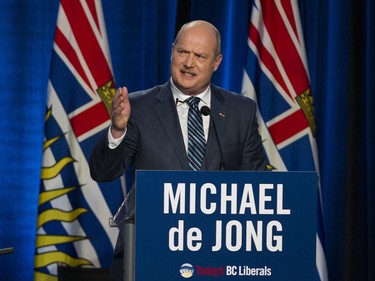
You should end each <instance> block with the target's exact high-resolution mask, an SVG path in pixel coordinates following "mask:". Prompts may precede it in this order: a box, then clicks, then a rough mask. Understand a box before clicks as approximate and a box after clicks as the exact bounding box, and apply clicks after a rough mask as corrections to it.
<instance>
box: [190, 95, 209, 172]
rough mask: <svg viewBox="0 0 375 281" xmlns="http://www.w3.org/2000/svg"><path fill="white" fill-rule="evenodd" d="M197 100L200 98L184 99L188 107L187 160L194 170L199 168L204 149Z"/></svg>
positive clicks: (204, 141) (200, 115) (200, 116)
mask: <svg viewBox="0 0 375 281" xmlns="http://www.w3.org/2000/svg"><path fill="white" fill-rule="evenodd" d="M199 101H200V98H197V97H191V98H188V99H187V100H186V102H187V104H188V105H189V107H190V108H189V113H188V160H189V167H190V168H191V169H192V170H194V171H197V170H200V169H201V166H202V163H203V158H204V154H205V151H206V139H205V137H204V131H203V121H202V114H201V113H200V111H199V108H198V103H199Z"/></svg>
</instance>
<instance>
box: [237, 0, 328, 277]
mask: <svg viewBox="0 0 375 281" xmlns="http://www.w3.org/2000/svg"><path fill="white" fill-rule="evenodd" d="M248 47H249V50H248V55H247V60H246V65H245V70H244V77H243V85H242V93H243V94H244V95H246V96H249V97H251V98H253V99H255V100H257V103H258V107H259V116H258V121H259V123H260V128H259V130H260V133H261V136H262V140H263V144H264V148H265V150H266V153H267V156H268V158H269V163H270V168H271V169H275V170H278V171H288V170H289V171H317V172H319V166H318V153H317V147H316V139H315V133H316V127H315V118H314V107H313V98H312V93H311V90H310V78H309V73H308V65H307V60H306V54H305V46H304V38H303V32H302V29H301V23H300V15H299V10H298V2H297V0H285V1H284V0H283V1H281V0H275V1H268V0H255V1H254V4H253V7H252V14H251V20H250V24H249V33H248ZM318 194H319V198H318V205H319V206H318V212H319V214H318V220H319V223H318V227H317V229H318V231H317V243H316V265H317V279H316V280H321V281H327V280H328V275H327V270H326V260H325V254H324V247H323V245H324V243H323V231H322V227H321V225H322V221H321V219H322V217H321V198H320V188H319V191H318Z"/></svg>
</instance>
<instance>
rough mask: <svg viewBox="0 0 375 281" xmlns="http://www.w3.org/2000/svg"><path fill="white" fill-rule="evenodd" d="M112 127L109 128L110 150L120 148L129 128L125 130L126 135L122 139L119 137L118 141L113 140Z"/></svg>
mask: <svg viewBox="0 0 375 281" xmlns="http://www.w3.org/2000/svg"><path fill="white" fill-rule="evenodd" d="M111 127H112V125H111V126H109V128H108V147H109V148H110V149H115V148H116V147H118V146H119V144H120V143H121V142H122V140H123V139H124V138H125V135H126V131H127V128H125V132H124V134H123V135H122V136H121V137H119V138H118V139H115V138H113V136H112V134H111Z"/></svg>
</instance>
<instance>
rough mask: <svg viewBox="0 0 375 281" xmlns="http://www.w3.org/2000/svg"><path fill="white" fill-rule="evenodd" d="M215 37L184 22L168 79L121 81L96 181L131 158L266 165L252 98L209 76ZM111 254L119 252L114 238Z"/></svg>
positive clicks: (202, 26)
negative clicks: (129, 85)
mask: <svg viewBox="0 0 375 281" xmlns="http://www.w3.org/2000/svg"><path fill="white" fill-rule="evenodd" d="M220 41H221V39H220V33H219V32H218V30H217V29H216V28H215V27H214V26H213V25H212V24H210V23H208V22H206V21H193V22H190V23H187V24H185V25H184V26H183V27H182V28H181V30H180V31H179V32H178V34H177V36H176V39H175V42H174V43H173V47H172V55H171V79H170V81H168V82H167V83H166V84H164V85H159V86H156V87H154V88H152V89H149V90H145V91H140V92H137V93H133V94H130V95H128V91H127V89H126V87H122V88H119V89H118V90H117V91H116V94H115V95H114V97H113V101H112V113H111V114H112V116H111V118H112V124H111V126H110V128H109V130H108V132H107V133H106V134H105V135H103V136H102V138H101V139H100V140H99V141H98V143H97V145H96V147H95V148H94V150H93V153H92V156H91V158H90V171H91V176H92V178H93V179H94V180H96V181H111V180H113V179H115V178H117V177H120V176H122V175H123V174H124V172H125V170H126V168H127V167H128V166H129V165H131V166H132V167H133V168H134V170H136V169H146V170H147V169H149V170H189V169H194V170H199V169H201V170H219V169H225V170H266V156H265V154H264V151H263V147H262V142H261V138H260V135H259V133H258V123H257V120H256V105H255V102H254V101H252V100H251V99H249V98H246V97H243V96H241V95H239V94H235V93H230V92H228V91H226V90H224V89H222V88H219V87H216V86H215V85H213V84H212V83H211V77H212V74H213V73H214V72H215V71H216V70H217V69H218V67H219V65H220V63H221V60H222V54H221V51H220ZM190 97H198V98H200V100H198V102H199V105H198V107H199V108H201V111H202V107H204V108H205V115H206V116H203V117H202V116H201V114H200V113H197V115H196V116H197V118H198V119H202V122H203V130H202V134H204V136H203V137H202V139H201V142H203V147H202V149H201V152H199V153H198V154H202V157H203V159H200V160H199V161H198V159H197V158H199V157H198V156H197V157H196V155H195V154H194V153H195V152H191V151H190V148H189V147H190V142H191V140H192V137H191V133H189V128H188V127H189V126H188V125H187V124H188V122H191V121H188V120H190V117H189V113H188V112H189V108H190V107H191V106H190V105H189V104H190V103H189V101H187V99H188V98H190ZM195 122H196V121H193V123H195ZM194 155H195V156H194ZM191 158H193V159H194V160H195V161H196V163H195V164H191V163H190V162H189V160H191ZM116 253H117V254H119V255H121V247H120V246H119V245H117V246H116V251H115V257H116ZM120 264H121V262H120ZM120 271H121V269H120ZM120 275H121V274H120ZM119 278H121V277H119ZM119 280H122V279H119Z"/></svg>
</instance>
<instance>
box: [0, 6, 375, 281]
mask: <svg viewBox="0 0 375 281" xmlns="http://www.w3.org/2000/svg"><path fill="white" fill-rule="evenodd" d="M299 5H300V12H301V19H302V23H303V30H304V36H305V45H306V51H307V56H308V64H309V72H310V78H311V83H312V91H313V96H314V103H315V114H316V121H317V130H318V131H317V141H318V150H319V159H320V175H321V182H322V191H323V204H324V227H325V246H326V255H327V263H328V271H329V275H330V280H331V281H332V280H338V281H341V280H359V281H362V280H364V281H365V280H375V269H374V266H373V264H374V263H375V245H374V244H375V226H374V225H375V210H374V203H373V202H374V199H375V193H374V188H375V177H374V175H373V171H374V169H375V167H374V160H375V152H374V146H375V135H374V134H375V125H374V122H375V111H374V110H373V107H374V106H375V101H374V95H373V93H372V90H373V89H374V88H375V87H374V86H375V85H374V80H375V73H374V65H375V58H374V54H375V46H374V45H375V44H374V42H375V41H374V40H375V39H374V36H375V30H374V29H375V27H374V26H375V19H374V15H375V7H374V5H375V4H374V1H372V0H364V1H357V0H329V1H323V0H319V1H308V0H299ZM57 8H58V0H50V1H42V0H23V1H10V0H8V1H3V3H2V8H1V9H0V18H1V25H0V35H1V40H0V62H1V64H0V77H1V79H0V83H1V91H2V93H1V95H0V114H1V118H0V138H1V145H0V212H1V219H0V248H4V247H9V246H12V247H14V249H15V252H14V253H13V254H10V255H4V256H0V274H1V276H2V277H1V279H3V278H4V280H32V279H33V262H34V260H33V259H34V245H35V229H36V217H37V201H38V192H39V175H40V167H41V154H42V142H43V126H44V112H45V102H46V89H47V81H48V73H49V63H50V57H51V50H52V43H53V35H54V29H55V23H56V16H57ZM103 9H104V15H105V19H106V24H107V33H108V38H109V44H110V51H111V56H112V64H113V69H114V74H115V79H116V84H117V85H118V86H121V85H126V86H128V88H129V89H130V90H131V91H134V90H139V89H145V88H148V87H151V86H153V85H155V84H157V83H164V82H165V81H166V80H167V79H168V78H169V65H170V51H171V45H172V42H173V39H174V35H175V33H176V30H177V29H178V28H179V26H180V25H181V24H182V23H183V22H184V21H186V20H190V19H206V20H209V21H211V22H212V23H214V24H215V25H216V26H217V27H218V28H219V30H220V31H221V33H222V39H223V42H222V43H223V45H222V51H223V54H224V61H223V63H222V65H221V66H220V69H219V70H218V72H217V73H215V76H214V82H215V83H216V84H218V85H220V86H223V87H226V88H229V89H230V90H233V91H236V92H240V91H241V80H242V69H243V62H244V58H245V56H246V40H247V38H246V36H247V29H248V22H249V18H250V12H251V3H250V1H244V0H243V1H230V0H203V1H202V0H199V1H198V0H184V1H175V0H162V1H156V0H153V1H147V0H142V1H130V0H129V1H128V0H112V1H103Z"/></svg>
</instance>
